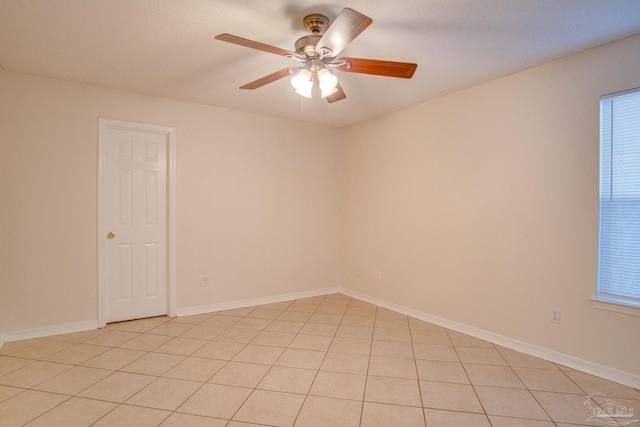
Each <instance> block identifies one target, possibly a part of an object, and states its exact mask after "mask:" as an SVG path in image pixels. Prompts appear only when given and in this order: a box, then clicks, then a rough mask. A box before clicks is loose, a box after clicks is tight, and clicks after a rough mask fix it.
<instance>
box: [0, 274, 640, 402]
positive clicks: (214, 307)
mask: <svg viewBox="0 0 640 427" xmlns="http://www.w3.org/2000/svg"><path fill="white" fill-rule="evenodd" d="M338 292H339V293H342V294H345V295H348V296H350V297H352V298H357V299H359V300H362V301H365V302H368V303H371V304H375V305H377V306H380V307H383V308H387V309H389V310H393V311H396V312H398V313H402V314H405V315H407V316H411V317H414V318H416V319H419V320H423V321H425V322H429V323H433V324H435V325H438V326H442V327H444V328H447V329H451V330H453V331H456V332H460V333H463V334H467V335H470V336H472V337H475V338H480V339H483V340H485V341H489V342H491V343H494V344H497V345H500V346H503V347H506V348H510V349H512V350H516V351H519V352H521V353H525V354H528V355H531V356H535V357H539V358H541V359H544V360H548V361H550V362H553V363H558V364H561V365H563V366H567V367H569V368H573V369H577V370H579V371H582V372H586V373H588V374H592V375H595V376H598V377H600V378H604V379H607V380H611V381H614V382H617V383H620V384H624V385H627V386H629V387H633V388H636V389H640V376H638V375H634V374H631V373H628V372H624V371H620V370H618V369H614V368H610V367H607V366H603V365H599V364H597V363H593V362H589V361H587V360H583V359H579V358H577V357H573V356H569V355H566V354H563V353H559V352H557V351H553V350H549V349H546V348H543V347H539V346H535V345H532V344H528V343H526V342H523V341H518V340H515V339H513V338H509V337H505V336H502V335H498V334H494V333H492V332H487V331H484V330H482V329H478V328H474V327H472V326H468V325H464V324H462V323H458V322H454V321H451V320H447V319H443V318H441V317H437V316H433V315H430V314H427V313H423V312H420V311H417V310H414V309H411V308H407V307H404V306H401V305H398V304H394V303H391V302H388V301H385V300H381V299H378V298H374V297H371V296H369V295H366V294H362V293H360V292H357V291H353V290H350V289H346V288H341V287H334V288H325V289H316V290H312V291H305V292H297V293H291V294H281V295H276V296H271V297H262V298H251V299H244V300H237V301H231V302H226V303H220V304H211V305H202V306H196V307H186V308H179V309H177V310H176V314H177V316H190V315H195V314H203V313H211V312H215V311H222V310H231V309H234V308H243V307H251V306H256V305H264V304H271V303H276V302H282V301H291V300H295V299H303V298H310V297H315V296H321V295H328V294H333V293H338ZM97 328H98V322H97V320H95V321H86V322H78V323H68V324H64V325H57V326H46V327H42V328H34V329H27V330H22V331H14V332H4V333H2V334H0V347H2V345H3V344H4V343H5V342H10V341H19V340H26V339H31V338H43V337H48V336H52V335H60V334H68V333H73V332H82V331H88V330H92V329H97Z"/></svg>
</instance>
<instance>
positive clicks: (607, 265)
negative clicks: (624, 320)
mask: <svg viewBox="0 0 640 427" xmlns="http://www.w3.org/2000/svg"><path fill="white" fill-rule="evenodd" d="M598 263H599V265H598V295H597V298H598V299H602V300H607V301H612V302H618V303H623V304H628V305H634V306H638V307H640V88H638V89H634V90H630V91H626V92H621V93H616V94H612V95H607V96H603V97H602V98H601V99H600V244H599V259H598Z"/></svg>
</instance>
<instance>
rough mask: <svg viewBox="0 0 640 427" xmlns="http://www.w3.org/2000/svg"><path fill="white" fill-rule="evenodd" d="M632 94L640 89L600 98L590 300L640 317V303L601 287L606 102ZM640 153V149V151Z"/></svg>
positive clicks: (596, 304) (595, 303)
mask: <svg viewBox="0 0 640 427" xmlns="http://www.w3.org/2000/svg"><path fill="white" fill-rule="evenodd" d="M632 93H638V95H640V87H638V88H633V89H629V90H624V91H620V92H615V93H610V94H607V95H603V96H601V97H600V101H599V106H600V133H599V140H598V146H599V159H598V163H599V168H598V183H599V188H598V273H597V278H596V279H597V280H596V295H595V296H594V297H591V298H589V299H590V300H591V302H592V304H593V306H594V307H595V308H598V309H602V310H608V311H615V312H618V313H624V314H629V315H633V316H640V302H638V303H636V302H634V301H630V300H625V299H624V298H625V297H624V296H622V295H621V298H616V297H615V294H611V293H606V295H603V292H602V291H601V289H600V286H601V262H602V254H601V250H602V241H603V237H602V234H603V226H602V225H603V224H602V221H603V213H602V194H603V190H602V185H603V178H602V175H603V169H604V168H603V164H604V163H603V162H604V156H603V149H604V148H605V147H604V139H605V136H604V135H605V131H606V130H607V129H609V130H610V129H611V127H612V126H611V124H610V123H605V118H604V110H605V108H604V102H605V101H607V100H610V99H613V98H616V97H620V96H624V95H629V94H632ZM612 144H613V141H611V142H610V143H609V146H610V145H612ZM639 151H640V149H639ZM609 161H611V162H612V161H613V159H610V160H609ZM638 286H640V283H639V284H638Z"/></svg>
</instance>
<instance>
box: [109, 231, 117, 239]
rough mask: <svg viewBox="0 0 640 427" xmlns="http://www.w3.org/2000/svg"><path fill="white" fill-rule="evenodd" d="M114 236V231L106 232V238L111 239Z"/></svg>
mask: <svg viewBox="0 0 640 427" xmlns="http://www.w3.org/2000/svg"><path fill="white" fill-rule="evenodd" d="M114 237H116V233H114V232H113V231H110V232H108V233H107V239H113V238H114Z"/></svg>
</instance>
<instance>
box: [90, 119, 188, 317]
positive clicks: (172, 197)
mask: <svg viewBox="0 0 640 427" xmlns="http://www.w3.org/2000/svg"><path fill="white" fill-rule="evenodd" d="M109 129H120V130H128V131H134V132H147V133H157V134H161V135H165V136H166V137H167V315H168V316H170V317H175V316H176V129H175V128H173V127H167V126H158V125H151V124H145V123H135V122H127V121H122V120H112V119H103V118H99V119H98V205H97V207H98V236H97V237H98V327H99V328H103V327H105V326H106V325H107V309H108V307H107V304H108V301H107V295H108V294H107V291H108V287H107V276H106V269H105V260H106V253H107V250H106V249H107V247H106V244H107V240H106V239H105V238H104V237H105V236H106V235H107V232H108V230H107V228H108V227H107V225H106V224H105V223H104V214H103V212H102V211H103V207H104V203H103V196H104V188H103V186H104V182H103V172H104V161H105V158H106V156H105V155H104V150H105V147H106V138H107V131H108V130H109Z"/></svg>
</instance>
